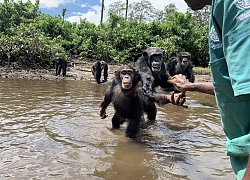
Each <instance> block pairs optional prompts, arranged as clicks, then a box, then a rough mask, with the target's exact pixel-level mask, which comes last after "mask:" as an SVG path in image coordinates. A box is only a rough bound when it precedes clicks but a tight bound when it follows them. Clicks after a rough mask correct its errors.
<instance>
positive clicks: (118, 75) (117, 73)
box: [115, 71, 120, 79]
mask: <svg viewBox="0 0 250 180" xmlns="http://www.w3.org/2000/svg"><path fill="white" fill-rule="evenodd" d="M115 77H116V78H118V79H120V71H115Z"/></svg>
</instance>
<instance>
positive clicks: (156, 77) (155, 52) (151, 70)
mask: <svg viewBox="0 0 250 180" xmlns="http://www.w3.org/2000/svg"><path fill="white" fill-rule="evenodd" d="M163 56H164V51H163V50H162V49H160V48H158V47H149V48H147V49H146V50H145V51H144V52H143V54H142V56H141V57H140V58H139V59H138V60H137V62H136V67H135V68H136V69H137V70H138V71H139V73H140V75H141V78H142V83H143V86H146V85H147V84H148V80H149V79H150V80H151V82H152V88H153V89H152V90H153V91H154V90H155V87H157V86H161V87H163V88H164V87H166V86H167V80H168V79H169V76H168V74H167V73H166V70H165V64H164V61H163Z"/></svg>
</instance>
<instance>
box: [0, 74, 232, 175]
mask: <svg viewBox="0 0 250 180" xmlns="http://www.w3.org/2000/svg"><path fill="white" fill-rule="evenodd" d="M108 86H109V83H107V84H102V85H98V84H96V83H94V82H91V81H72V80H61V81H42V80H28V79H0V108H1V110H0V157H1V159H0V179H3V180H5V179H6V180H9V179H10V180H20V179H24V180H26V179H32V180H36V179H44V180H57V179H58V180H61V179H69V180H71V179H72V180H78V179H79V180H102V179H104V180H163V179H164V180H165V179H171V180H175V179H176V180H178V179H184V180H186V179H191V180H196V179H197V180H200V179H202V180H210V179H215V180H218V179H225V180H229V179H235V178H234V174H233V172H232V170H231V166H230V163H229V160H228V157H227V156H226V155H225V137H224V134H223V131H222V128H221V125H220V116H219V114H218V110H217V107H216V105H215V99H214V97H213V96H211V95H205V94H201V93H193V92H188V93H187V104H188V105H189V107H188V108H187V109H185V108H182V107H177V106H174V105H171V104H167V105H164V106H157V108H158V114H157V120H156V122H155V123H151V124H148V126H147V127H146V128H145V129H142V130H141V132H140V134H139V135H138V137H137V139H136V140H130V139H128V138H126V137H125V128H126V124H124V125H123V126H122V128H121V129H120V130H110V127H111V117H112V114H113V113H114V110H113V107H112V105H110V106H109V107H108V109H107V113H108V114H109V116H108V117H107V118H106V119H104V120H103V119H100V118H99V116H98V113H97V111H98V106H99V104H100V102H101V101H102V99H103V97H104V93H105V91H106V90H107V88H108Z"/></svg>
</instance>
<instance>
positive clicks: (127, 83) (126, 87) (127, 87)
mask: <svg viewBox="0 0 250 180" xmlns="http://www.w3.org/2000/svg"><path fill="white" fill-rule="evenodd" d="M131 87H132V84H131V83H129V82H123V83H122V88H123V89H130V88H131Z"/></svg>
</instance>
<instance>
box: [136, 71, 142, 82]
mask: <svg viewBox="0 0 250 180" xmlns="http://www.w3.org/2000/svg"><path fill="white" fill-rule="evenodd" d="M135 77H136V78H137V79H138V81H140V80H141V75H140V73H139V70H135Z"/></svg>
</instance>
